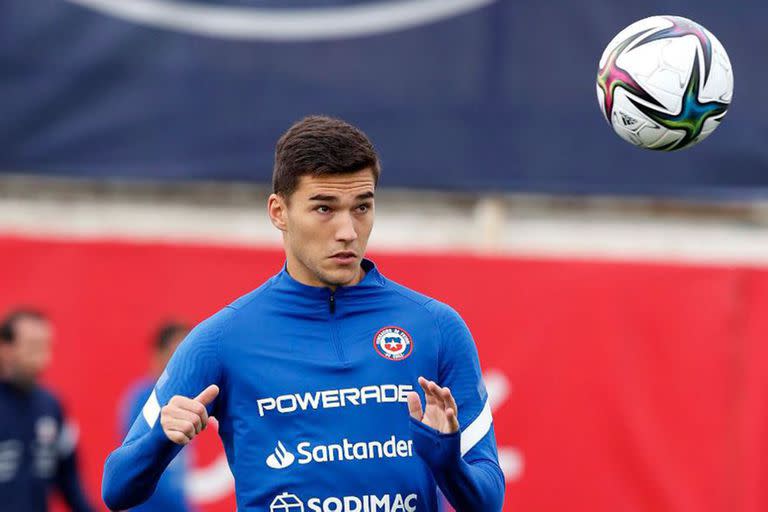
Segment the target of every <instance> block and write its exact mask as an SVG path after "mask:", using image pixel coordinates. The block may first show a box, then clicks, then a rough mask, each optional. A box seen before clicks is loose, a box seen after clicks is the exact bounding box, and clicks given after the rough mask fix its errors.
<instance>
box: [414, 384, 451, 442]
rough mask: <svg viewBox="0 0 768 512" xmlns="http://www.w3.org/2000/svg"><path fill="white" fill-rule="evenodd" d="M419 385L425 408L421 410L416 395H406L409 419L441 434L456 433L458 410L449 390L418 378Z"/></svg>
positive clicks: (419, 400)
mask: <svg viewBox="0 0 768 512" xmlns="http://www.w3.org/2000/svg"><path fill="white" fill-rule="evenodd" d="M419 385H420V386H421V389H423V390H424V397H425V398H426V400H427V407H426V409H423V410H422V408H421V399H420V398H419V395H418V393H415V392H411V393H408V411H409V412H410V413H411V417H413V418H414V419H416V420H418V421H421V422H422V423H424V424H425V425H427V426H428V427H432V428H433V429H435V430H437V431H438V432H441V433H443V434H452V433H454V432H456V431H458V430H459V408H458V406H457V405H456V400H454V398H453V395H452V394H451V390H450V389H448V388H442V387H440V386H438V385H437V384H436V383H435V382H433V381H431V380H427V379H425V378H424V377H419Z"/></svg>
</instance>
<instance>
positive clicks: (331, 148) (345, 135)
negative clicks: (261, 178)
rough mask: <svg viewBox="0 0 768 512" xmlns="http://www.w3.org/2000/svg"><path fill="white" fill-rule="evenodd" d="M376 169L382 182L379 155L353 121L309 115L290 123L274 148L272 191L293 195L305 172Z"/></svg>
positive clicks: (374, 176) (310, 173) (374, 175)
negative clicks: (292, 123) (353, 124)
mask: <svg viewBox="0 0 768 512" xmlns="http://www.w3.org/2000/svg"><path fill="white" fill-rule="evenodd" d="M366 168H371V170H373V179H374V183H377V182H378V181H379V173H380V172H381V166H380V164H379V156H378V155H377V154H376V150H375V149H374V147H373V144H371V141H370V140H369V139H368V137H367V136H366V135H365V134H364V133H363V132H362V131H361V130H360V129H358V128H356V127H354V126H352V125H351V124H349V123H347V122H345V121H342V120H341V119H335V118H333V117H327V116H309V117H305V118H304V119H302V120H301V121H299V122H297V123H295V124H294V125H293V126H291V127H290V128H289V129H288V131H286V132H285V133H284V134H283V136H282V137H280V140H278V141H277V147H276V148H275V167H274V170H273V172H272V191H273V192H274V193H275V194H280V195H282V196H283V197H286V198H287V197H290V195H291V194H293V192H294V191H295V190H296V187H298V184H299V178H301V176H304V175H312V176H321V175H327V174H349V173H354V172H358V171H362V170H363V169H366Z"/></svg>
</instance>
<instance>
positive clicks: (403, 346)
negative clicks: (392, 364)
mask: <svg viewBox="0 0 768 512" xmlns="http://www.w3.org/2000/svg"><path fill="white" fill-rule="evenodd" d="M373 348H375V349H376V353H378V354H379V355H380V356H381V357H383V358H385V359H389V360H390V361H402V360H403V359H406V358H407V357H408V356H410V355H411V353H412V352H413V339H412V338H411V335H410V334H408V333H407V332H406V331H405V329H401V328H400V327H395V326H387V327H382V328H381V329H379V331H378V332H377V333H376V335H375V336H374V337H373Z"/></svg>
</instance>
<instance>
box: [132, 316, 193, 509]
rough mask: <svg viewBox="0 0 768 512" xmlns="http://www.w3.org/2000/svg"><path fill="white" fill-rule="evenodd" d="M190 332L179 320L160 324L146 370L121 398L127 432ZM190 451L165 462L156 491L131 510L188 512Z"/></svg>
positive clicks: (189, 506) (190, 507)
mask: <svg viewBox="0 0 768 512" xmlns="http://www.w3.org/2000/svg"><path fill="white" fill-rule="evenodd" d="M187 334H189V328H188V327H187V326H186V325H184V324H181V323H178V322H168V323H165V324H163V325H161V326H160V328H159V329H158V331H157V335H156V336H155V339H154V343H153V344H152V359H151V360H150V365H149V366H150V368H149V373H148V374H147V375H146V376H144V377H142V378H140V379H139V380H138V381H136V382H135V383H134V384H133V385H132V386H131V387H130V388H129V389H128V391H127V393H126V395H125V396H124V397H123V399H122V400H121V408H120V430H121V432H122V435H123V436H124V435H126V434H127V433H128V431H129V430H130V428H131V425H132V424H133V422H134V420H135V419H136V418H137V417H138V416H139V415H141V409H142V407H144V404H145V403H147V400H148V399H149V397H150V395H151V394H152V390H153V389H154V388H155V382H157V379H158V378H159V377H160V375H161V374H162V373H163V370H164V369H165V367H166V365H167V364H168V361H169V360H170V359H171V356H172V355H173V353H174V352H175V351H176V347H178V346H179V343H181V341H182V340H183V339H184V337H186V335H187ZM189 463H190V461H189V453H187V452H186V451H183V452H181V453H180V454H179V455H177V456H176V458H175V459H173V461H172V462H171V463H170V464H169V465H168V468H167V469H166V470H165V471H164V472H163V475H162V476H161V477H160V480H159V481H158V483H157V487H156V488H155V492H154V493H153V494H152V496H151V497H150V498H149V499H148V500H147V501H145V502H144V503H142V504H141V505H139V506H137V507H135V508H133V509H131V510H132V511H133V512H190V511H192V510H194V508H193V507H192V505H191V504H190V503H189V502H188V500H187V498H186V493H185V490H184V481H185V480H186V478H187V472H188V470H189Z"/></svg>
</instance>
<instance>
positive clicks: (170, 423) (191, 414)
mask: <svg viewBox="0 0 768 512" xmlns="http://www.w3.org/2000/svg"><path fill="white" fill-rule="evenodd" d="M218 394H219V387H218V386H217V385H215V384H211V385H210V386H208V387H207V388H205V389H204V390H203V391H202V392H201V393H200V394H199V395H197V396H196V397H195V398H187V397H185V396H180V395H176V396H174V397H173V398H171V399H170V401H169V402H168V405H166V406H165V407H163V408H162V409H160V425H162V427H163V432H165V435H166V436H167V437H168V439H170V440H171V441H173V442H174V443H176V444H181V445H185V444H187V443H189V442H190V441H191V440H192V439H194V438H195V436H196V435H198V434H199V433H200V432H202V431H203V430H204V429H205V427H206V426H207V425H208V420H209V418H208V411H207V410H206V408H205V407H206V406H207V405H209V404H210V403H211V402H213V400H214V399H215V398H216V397H217V396H218ZM210 419H211V420H213V419H214V418H213V417H211V418H210Z"/></svg>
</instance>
